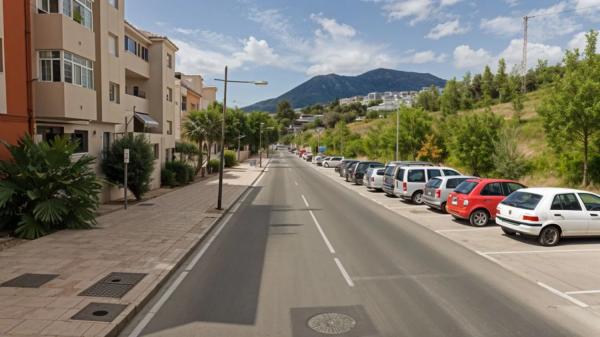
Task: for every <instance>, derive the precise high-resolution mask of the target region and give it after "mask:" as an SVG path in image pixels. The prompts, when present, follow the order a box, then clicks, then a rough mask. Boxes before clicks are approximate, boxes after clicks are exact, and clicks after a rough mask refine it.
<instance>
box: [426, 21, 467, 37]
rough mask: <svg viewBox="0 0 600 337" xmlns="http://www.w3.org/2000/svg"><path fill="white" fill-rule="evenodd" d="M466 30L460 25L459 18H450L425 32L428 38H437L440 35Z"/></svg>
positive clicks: (455, 33)
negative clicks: (427, 32) (450, 19)
mask: <svg viewBox="0 0 600 337" xmlns="http://www.w3.org/2000/svg"><path fill="white" fill-rule="evenodd" d="M467 31H468V29H467V28H466V27H461V26H460V20H459V19H456V20H452V21H448V22H444V23H440V24H439V25H437V26H435V27H433V29H432V30H431V31H430V32H429V34H427V36H425V37H427V38H428V39H433V40H439V39H440V38H442V37H445V36H450V35H457V34H464V33H466V32H467Z"/></svg>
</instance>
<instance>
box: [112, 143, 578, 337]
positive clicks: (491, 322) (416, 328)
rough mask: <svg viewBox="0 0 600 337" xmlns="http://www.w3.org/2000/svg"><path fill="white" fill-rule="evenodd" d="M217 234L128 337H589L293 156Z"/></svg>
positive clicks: (442, 242) (503, 274) (489, 269)
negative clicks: (333, 336) (334, 335)
mask: <svg viewBox="0 0 600 337" xmlns="http://www.w3.org/2000/svg"><path fill="white" fill-rule="evenodd" d="M398 202H400V201H398ZM218 230H219V232H218V235H216V236H215V237H214V240H211V241H208V243H207V244H205V245H204V246H202V247H200V248H199V251H198V252H199V254H198V255H197V256H196V258H195V259H194V258H192V261H191V264H186V265H188V266H189V267H187V268H182V270H181V271H180V274H178V275H176V276H175V277H174V278H173V280H174V281H172V283H171V284H169V285H167V286H166V287H165V289H164V290H163V291H162V292H161V293H159V294H158V295H157V296H156V298H155V299H154V300H153V302H151V303H150V304H149V305H148V308H147V309H146V310H144V311H142V312H141V313H140V314H139V315H138V317H137V318H136V319H135V320H134V321H133V322H132V324H131V325H130V327H128V328H127V329H125V331H124V332H123V333H122V336H136V335H141V336H202V337H236V336H256V337H266V336H277V337H279V336H282V337H283V336H291V337H312V336H326V334H321V333H317V332H316V331H314V330H312V329H311V328H310V327H309V326H308V325H309V324H311V325H313V326H314V327H316V328H317V329H319V327H320V328H321V329H323V330H324V331H330V332H335V331H338V332H339V331H347V332H345V333H343V334H339V336H353V337H363V336H427V337H434V336H460V337H464V336H545V337H550V336H576V335H578V334H579V335H585V333H581V332H576V331H575V329H576V328H577V326H576V324H568V323H569V322H568V321H567V320H565V319H564V317H563V316H562V315H561V312H560V311H558V310H554V308H555V307H556V306H557V305H558V304H560V303H558V304H557V302H560V301H561V300H560V299H556V298H553V297H551V296H548V293H547V292H545V291H544V290H542V289H540V287H538V286H535V285H534V284H533V283H531V282H529V281H526V280H525V279H522V278H520V277H518V276H516V275H514V274H512V273H510V272H508V271H507V270H505V269H503V268H502V267H500V266H498V265H497V264H494V263H492V262H490V261H488V260H486V259H485V258H483V257H481V256H479V255H477V254H475V253H473V252H471V251H469V250H467V249H465V248H464V247H461V246H459V245H457V244H456V243H453V242H451V241H449V240H447V239H446V238H444V237H442V236H439V235H436V234H435V233H433V232H431V231H430V230H428V229H426V228H423V227H422V226H419V225H417V224H415V223H413V222H411V221H410V220H408V219H405V218H403V217H401V216H398V215H397V214H395V213H392V212H391V211H389V210H387V209H385V208H383V207H381V206H380V205H377V204H375V203H373V202H369V201H365V199H363V198H360V197H359V196H357V195H356V194H354V193H348V190H347V189H345V188H343V187H342V186H339V185H338V184H336V183H335V182H333V181H331V180H330V179H328V178H326V177H324V176H322V175H320V174H316V173H315V172H314V169H312V168H311V167H309V165H308V164H306V163H305V162H302V161H301V160H299V159H297V158H294V157H293V156H292V155H290V154H287V153H283V152H279V153H276V154H275V158H274V159H273V160H272V162H271V164H270V166H269V169H268V172H266V173H265V174H264V176H263V177H262V179H261V180H260V182H259V183H258V184H257V185H256V186H255V187H253V188H252V189H251V190H250V191H249V193H248V195H247V197H246V198H245V199H244V200H243V202H241V204H240V205H239V207H238V208H237V209H235V212H233V213H232V216H231V218H230V219H228V221H226V222H225V223H224V225H223V226H222V227H219V229H218ZM182 273H183V274H182ZM152 308H154V309H158V310H157V311H156V312H153V310H151V309H152ZM322 313H333V314H335V315H329V316H326V317H324V320H323V321H321V320H319V318H320V316H317V315H319V314H322ZM315 316H317V317H315ZM313 317H314V319H311V318H313ZM561 318H562V319H561ZM559 322H560V323H559ZM335 329H339V330H335Z"/></svg>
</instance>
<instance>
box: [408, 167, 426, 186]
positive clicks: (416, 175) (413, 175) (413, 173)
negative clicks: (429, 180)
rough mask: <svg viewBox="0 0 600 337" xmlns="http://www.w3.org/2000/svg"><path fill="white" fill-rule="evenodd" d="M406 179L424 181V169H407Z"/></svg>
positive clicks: (413, 181)
mask: <svg viewBox="0 0 600 337" xmlns="http://www.w3.org/2000/svg"><path fill="white" fill-rule="evenodd" d="M406 180H407V181H408V182H409V183H424V182H425V170H409V171H408V178H407V179H406Z"/></svg>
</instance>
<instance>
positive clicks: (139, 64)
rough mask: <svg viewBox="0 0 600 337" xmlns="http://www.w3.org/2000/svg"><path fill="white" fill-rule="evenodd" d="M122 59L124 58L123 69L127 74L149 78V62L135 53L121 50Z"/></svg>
mask: <svg viewBox="0 0 600 337" xmlns="http://www.w3.org/2000/svg"><path fill="white" fill-rule="evenodd" d="M122 56H123V60H125V62H124V64H125V69H126V71H127V76H132V77H142V78H145V79H148V78H150V63H149V62H147V61H145V60H144V59H142V58H140V57H138V56H137V55H135V54H133V53H131V52H128V51H123V55H122Z"/></svg>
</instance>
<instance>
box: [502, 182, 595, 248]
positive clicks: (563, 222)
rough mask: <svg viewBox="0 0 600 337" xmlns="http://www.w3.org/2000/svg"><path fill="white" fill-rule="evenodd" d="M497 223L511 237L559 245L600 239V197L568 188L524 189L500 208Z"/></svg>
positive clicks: (513, 195) (545, 244)
mask: <svg viewBox="0 0 600 337" xmlns="http://www.w3.org/2000/svg"><path fill="white" fill-rule="evenodd" d="M496 223H497V224H498V225H500V226H501V227H502V230H503V231H504V233H506V234H507V235H515V234H516V233H520V234H522V235H525V236H533V237H537V240H538V242H539V243H540V244H541V245H543V246H555V245H557V244H558V242H559V241H560V239H561V238H562V237H568V236H596V235H598V236H600V195H597V194H595V193H591V192H587V191H581V190H574V189H567V188H542V187H540V188H524V189H521V190H518V191H516V192H513V193H512V194H511V195H509V196H508V197H507V198H506V199H504V200H503V201H502V202H501V203H500V204H499V205H498V207H497V208H496Z"/></svg>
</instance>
